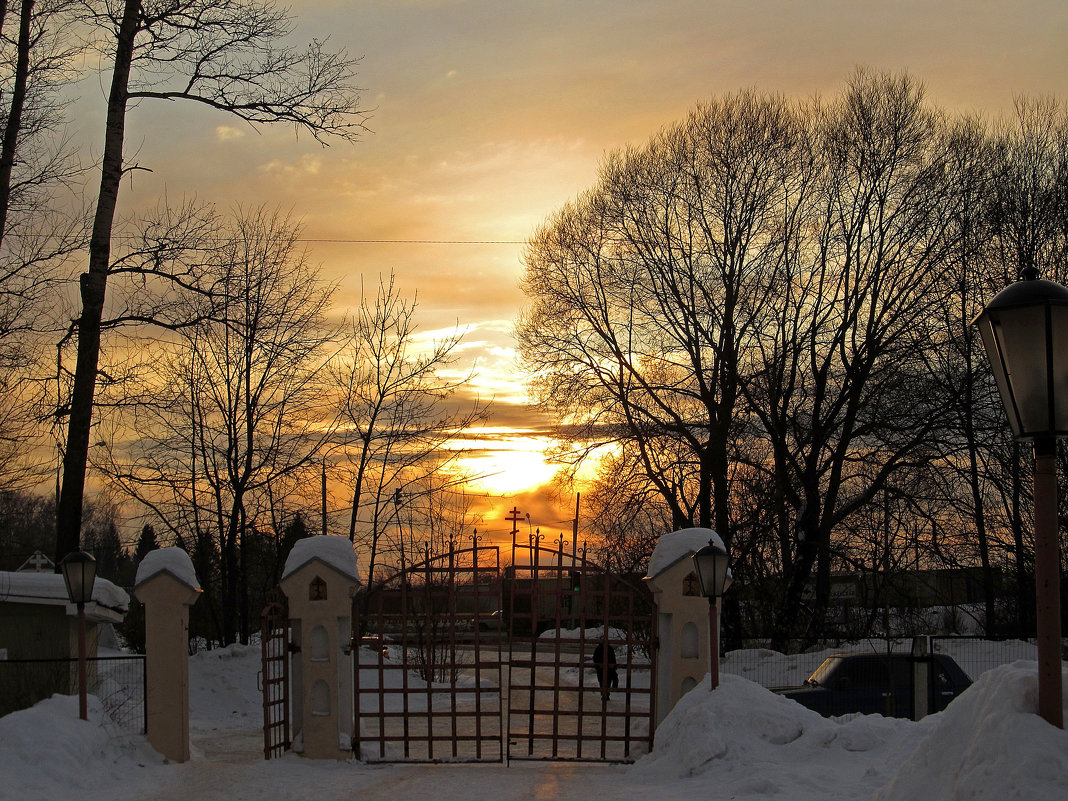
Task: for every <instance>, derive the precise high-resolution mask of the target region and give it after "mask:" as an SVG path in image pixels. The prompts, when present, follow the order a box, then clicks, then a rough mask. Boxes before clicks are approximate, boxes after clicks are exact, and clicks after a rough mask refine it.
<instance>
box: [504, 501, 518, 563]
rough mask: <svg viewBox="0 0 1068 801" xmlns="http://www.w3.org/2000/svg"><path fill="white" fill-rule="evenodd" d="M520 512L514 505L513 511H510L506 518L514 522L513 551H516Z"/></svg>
mask: <svg viewBox="0 0 1068 801" xmlns="http://www.w3.org/2000/svg"><path fill="white" fill-rule="evenodd" d="M519 515H520V512H519V510H518V509H517V508H516V507H514V506H513V507H512V511H511V512H509V513H508V517H506V518H504V519H505V520H506V521H509V522H510V523H511V524H512V553H513V554H514V553H515V535H516V534H518V533H519V521H520V520H521V519H522V518H520V516H519Z"/></svg>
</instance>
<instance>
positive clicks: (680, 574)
mask: <svg viewBox="0 0 1068 801" xmlns="http://www.w3.org/2000/svg"><path fill="white" fill-rule="evenodd" d="M710 539H715V540H717V541H719V536H718V535H717V534H716V533H715V532H714V531H713V530H712V529H707V528H692V529H683V530H681V531H675V532H672V533H671V534H665V535H664V536H663V537H661V538H660V540H659V542H658V543H657V546H656V548H655V549H654V550H653V556H652V558H651V559H650V561H649V573H648V575H646V577H645V580H646V581H648V582H649V589H651V590H652V591H653V603H654V604H655V606H656V614H657V616H658V617H657V632H658V634H659V638H660V648H659V649H658V650H657V654H656V723H657V724H658V725H659V724H660V722H661V721H663V719H664V718H665V717H667V714H668V713H669V712H670V711H671V710H672V708H674V706H675V704H676V703H678V701H679V699H680V698H682V696H684V695H685V694H686V693H688V692H689V691H690V690H692V689H693V688H694V687H696V686H697V685H698V684H699V683H700V682H701V681H702V680H703V679H704V677H705V675H706V674H707V673H708V671H709V653H710V652H709V648H710V643H709V617H708V615H709V609H708V599H707V598H705V597H704V596H702V595H701V590H700V587H699V586H698V585H697V576H696V575H695V574H694V569H693V560H692V559H691V557H692V555H693V554H694V553H695V552H696V551H697V550H698V549H699V548H701V547H702V546H704V545H707V544H708V542H709V540H710ZM720 542H722V541H720Z"/></svg>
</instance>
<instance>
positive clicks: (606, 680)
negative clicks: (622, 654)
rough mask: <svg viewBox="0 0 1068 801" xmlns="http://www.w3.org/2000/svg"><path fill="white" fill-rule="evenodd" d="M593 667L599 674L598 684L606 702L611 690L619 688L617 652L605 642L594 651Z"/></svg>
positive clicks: (599, 644)
mask: <svg viewBox="0 0 1068 801" xmlns="http://www.w3.org/2000/svg"><path fill="white" fill-rule="evenodd" d="M593 665H594V668H595V670H596V672H597V684H598V685H599V686H600V688H601V698H602V699H604V700H605V701H607V700H608V696H609V693H610V691H611V690H614V689H616V688H618V687H619V674H618V673H617V672H616V651H615V649H614V648H613V647H612V646H611V645H609V646H608V647H607V648H606V647H605V644H604V643H603V642H601V643H598V644H597V647H596V648H594V649H593Z"/></svg>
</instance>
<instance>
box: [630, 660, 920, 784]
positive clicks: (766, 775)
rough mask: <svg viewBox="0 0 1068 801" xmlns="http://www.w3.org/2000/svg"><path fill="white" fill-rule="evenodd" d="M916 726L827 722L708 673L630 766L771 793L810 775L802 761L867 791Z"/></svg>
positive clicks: (865, 720)
mask: <svg viewBox="0 0 1068 801" xmlns="http://www.w3.org/2000/svg"><path fill="white" fill-rule="evenodd" d="M916 727H917V724H914V723H910V722H908V721H902V720H896V719H893V718H884V717H881V716H878V715H867V716H864V715H856V716H852V717H844V718H838V719H827V718H824V717H822V716H820V715H819V714H817V713H815V712H813V711H811V710H809V709H806V708H805V707H803V706H801V705H800V704H798V703H795V702H793V701H791V700H789V699H787V698H783V697H782V696H780V695H776V694H774V693H772V692H769V691H768V690H766V689H764V688H763V687H761V686H760V685H758V684H755V683H753V682H751V681H749V680H747V679H743V678H741V677H739V676H731V675H725V676H723V677H722V679H721V684H720V686H719V688H717V689H716V691H715V692H710V691H709V688H708V678H707V677H706V678H705V680H704V681H703V682H702V683H701V684H699V685H698V686H697V687H695V688H694V689H693V690H691V691H690V692H689V693H687V694H686V695H685V696H683V698H682V700H680V701H679V703H678V704H676V706H675V708H674V709H673V710H672V711H671V712H670V713H669V714H668V716H667V718H666V719H665V720H664V722H663V723H661V724H660V726H659V727H658V728H657V731H656V741H655V747H654V750H653V752H652V753H651V754H650V755H649V756H647V757H645V758H643V759H642V760H641V761H640V762H638V763H637V764H636V765H635V766H634V768H632V770H634V771H636V772H639V773H642V774H650V773H651V774H655V775H657V776H660V777H662V778H663V779H664V780H678V779H683V778H692V777H699V776H702V775H705V774H707V776H708V778H709V779H714V781H715V782H716V783H717V785H719V786H721V787H722V788H726V787H729V788H730V790H731V792H735V793H739V794H742V795H748V794H753V793H755V794H759V795H775V794H777V793H782V792H786V791H788V790H791V789H792V788H794V785H795V784H796V783H797V782H798V781H800V780H802V779H803V776H805V775H808V774H809V771H807V770H806V771H799V770H798V769H797V767H798V766H799V765H810V764H819V765H820V766H821V769H822V770H823V771H824V772H826V773H827V774H828V775H832V776H837V777H838V778H839V779H840V780H842V781H843V782H845V783H847V784H848V785H849V786H857V785H858V784H859V785H860V786H861V787H862V788H870V790H868V791H867V792H869V793H870V792H872V791H874V790H875V789H877V788H879V787H880V786H882V785H883V784H884V783H885V781H886V779H887V778H889V771H888V769H887V768H886V767H885V765H886V764H887V762H893V760H892V759H891V760H888V759H887V757H888V756H889V755H891V754H893V753H895V752H897V751H899V750H900V749H901V747H902V744H903V742H904V740H905V738H906V737H907V736H908V733H909V732H910V730H911V731H915V729H916ZM861 754H863V756H862V757H861V758H859V759H858V755H861ZM847 780H848V781H847ZM724 797H727V796H724ZM788 797H792V796H788ZM803 797H808V796H807V795H805V796H803ZM853 797H856V796H853ZM926 797H927V798H931V797H930V796H926Z"/></svg>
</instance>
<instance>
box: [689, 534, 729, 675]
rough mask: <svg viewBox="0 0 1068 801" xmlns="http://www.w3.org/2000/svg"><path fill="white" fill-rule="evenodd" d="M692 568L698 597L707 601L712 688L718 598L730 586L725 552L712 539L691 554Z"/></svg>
mask: <svg viewBox="0 0 1068 801" xmlns="http://www.w3.org/2000/svg"><path fill="white" fill-rule="evenodd" d="M692 558H693V569H694V572H695V573H696V574H697V584H698V585H699V586H700V588H701V594H702V595H703V596H705V597H706V598H708V650H709V661H708V674H709V683H710V684H711V689H713V690H714V689H716V688H717V687H718V686H719V599H720V598H722V597H723V592H724V591H725V590H726V589H727V587H729V586H730V577H729V576H728V575H727V552H726V551H725V550H724V549H723V547H722V546H720V545H718V544H716V543H715V542H714V541H713V540H709V541H708V545H705V546H704V547H703V548H701V549H700V550H698V551H697V552H696V553H694V555H693V557H692Z"/></svg>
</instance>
